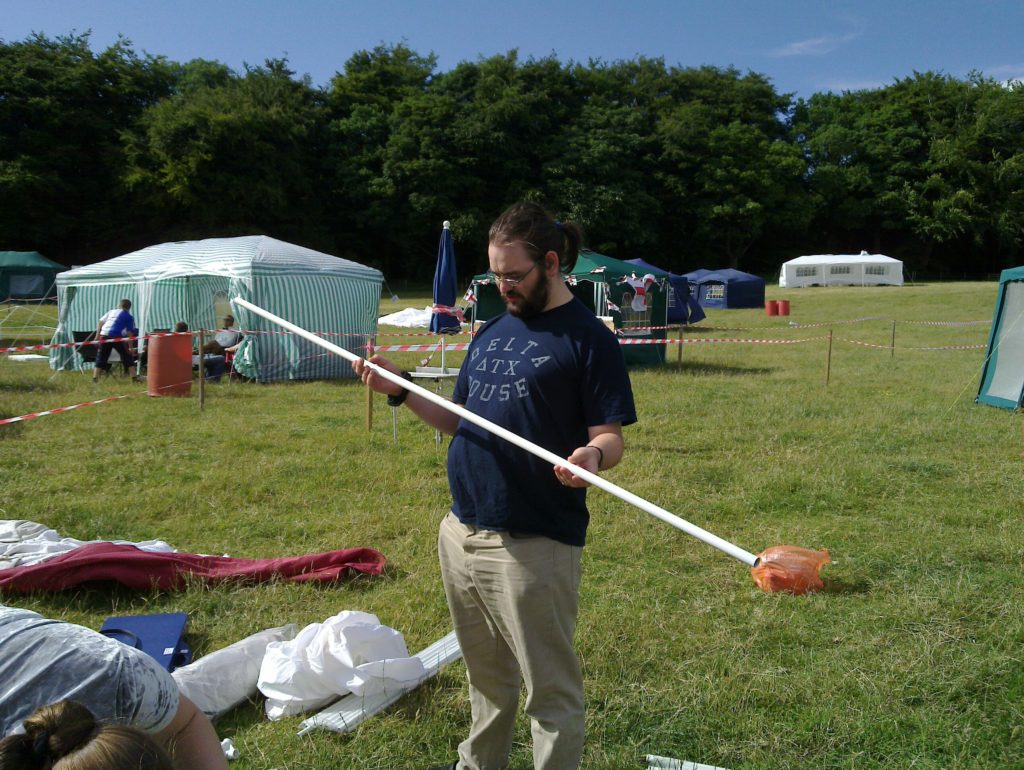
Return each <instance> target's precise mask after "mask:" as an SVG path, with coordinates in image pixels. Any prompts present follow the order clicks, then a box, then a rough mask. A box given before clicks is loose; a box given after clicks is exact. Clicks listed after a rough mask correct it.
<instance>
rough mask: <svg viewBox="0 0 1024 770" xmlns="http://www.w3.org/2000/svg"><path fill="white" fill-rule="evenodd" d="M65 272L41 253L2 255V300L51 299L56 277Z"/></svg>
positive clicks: (1, 252)
mask: <svg viewBox="0 0 1024 770" xmlns="http://www.w3.org/2000/svg"><path fill="white" fill-rule="evenodd" d="M64 270H67V268H66V267H64V265H61V264H58V263H57V262H54V261H53V260H52V259H47V258H46V257H44V256H43V255H42V254H40V253H39V252H38V251H0V300H8V299H45V298H47V297H52V296H54V285H53V284H54V281H55V280H56V278H57V273H60V272H62V271H64Z"/></svg>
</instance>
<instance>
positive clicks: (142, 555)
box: [0, 543, 386, 593]
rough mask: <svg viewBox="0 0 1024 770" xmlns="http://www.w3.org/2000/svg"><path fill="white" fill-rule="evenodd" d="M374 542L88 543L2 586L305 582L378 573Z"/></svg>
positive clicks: (9, 576) (7, 578)
mask: <svg viewBox="0 0 1024 770" xmlns="http://www.w3.org/2000/svg"><path fill="white" fill-rule="evenodd" d="M385 561H386V560H385V558H384V555H383V554H382V553H380V552H379V551H375V550H374V549H372V548H348V549H346V550H344V551H328V552H326V553H311V554H306V555H304V556H286V557H283V558H280V559H233V558H231V557H229V556H199V555H198V554H194V553H152V552H150V551H142V550H140V549H138V548H136V547H135V546H133V545H116V544H114V543H90V544H89V545H83V546H80V547H78V548H75V549H74V550H73V551H68V552H67V553H62V554H61V555H60V556H54V557H53V558H52V559H47V560H46V561H44V562H41V563H39V564H33V565H31V566H28V567H15V568H13V569H5V570H0V591H6V592H10V593H29V592H31V591H61V590H63V589H65V588H70V587H71V586H76V585H78V584H79V583H84V582H85V581H87V580H114V581H116V582H118V583H122V584H124V585H126V586H128V587H129V588H135V589H138V590H140V591H145V590H148V589H150V588H177V587H180V586H181V585H182V584H183V583H184V582H185V576H186V575H195V576H196V577H198V578H200V579H202V580H206V581H208V582H210V583H220V582H223V581H225V580H238V581H242V582H249V583H258V582H261V581H264V580H270V579H271V578H275V577H276V578H281V579H284V580H292V581H296V582H302V581H306V580H315V581H328V580H337V579H338V578H340V577H341V576H342V575H344V574H345V573H346V572H348V571H349V570H352V571H354V572H362V573H364V574H367V575H379V574H380V573H381V572H382V571H383V569H384V564H385Z"/></svg>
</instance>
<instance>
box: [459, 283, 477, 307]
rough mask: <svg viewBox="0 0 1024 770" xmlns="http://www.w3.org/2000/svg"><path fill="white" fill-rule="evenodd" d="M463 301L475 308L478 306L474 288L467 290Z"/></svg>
mask: <svg viewBox="0 0 1024 770" xmlns="http://www.w3.org/2000/svg"><path fill="white" fill-rule="evenodd" d="M462 301H463V302H465V303H466V304H467V305H470V306H473V305H475V304H476V292H475V291H473V287H472V286H470V287H469V288H468V289H466V293H465V294H464V295H463V297H462Z"/></svg>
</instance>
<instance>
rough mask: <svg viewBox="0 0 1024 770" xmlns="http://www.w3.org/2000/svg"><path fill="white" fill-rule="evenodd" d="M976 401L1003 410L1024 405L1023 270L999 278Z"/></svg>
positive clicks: (1007, 271) (1016, 270)
mask: <svg viewBox="0 0 1024 770" xmlns="http://www.w3.org/2000/svg"><path fill="white" fill-rule="evenodd" d="M975 400H976V401H977V402H978V403H979V404H989V405H990V406H999V407H1002V408H1003V409H1018V408H1019V407H1021V406H1022V405H1024V267H1014V268H1010V269H1009V270H1004V271H1003V272H1002V273H1000V275H999V293H998V294H997V295H996V311H995V317H994V318H993V320H992V331H991V332H989V338H988V355H986V356H985V364H984V366H983V367H982V370H981V384H980V385H979V386H978V397H977V398H976V399H975Z"/></svg>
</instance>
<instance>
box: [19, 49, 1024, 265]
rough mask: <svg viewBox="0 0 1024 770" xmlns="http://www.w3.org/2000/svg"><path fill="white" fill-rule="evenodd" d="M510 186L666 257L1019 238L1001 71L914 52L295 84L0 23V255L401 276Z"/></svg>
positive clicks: (749, 257)
mask: <svg viewBox="0 0 1024 770" xmlns="http://www.w3.org/2000/svg"><path fill="white" fill-rule="evenodd" d="M522 198H531V199H535V200H538V201H541V202H542V203H544V204H546V205H548V206H549V207H550V208H551V209H552V210H553V211H554V212H556V213H557V215H559V216H560V217H562V218H565V219H574V220H577V221H579V222H580V223H581V224H582V225H583V227H584V229H585V231H586V234H587V240H588V244H589V245H590V246H591V247H592V248H594V249H596V250H598V251H601V252H603V253H606V254H609V255H611V256H616V257H619V258H623V259H627V258H632V257H642V258H644V259H646V260H648V261H649V262H653V263H655V264H657V265H659V266H662V267H664V268H666V269H671V270H674V271H688V270H691V269H695V268H697V267H710V268H714V267H725V266H731V267H738V268H740V269H742V270H746V271H748V272H753V273H758V274H761V275H764V276H771V275H773V274H776V273H777V271H778V267H779V264H780V263H781V262H782V261H785V260H786V259H790V258H792V257H795V256H799V255H800V254H814V253H858V252H859V251H861V250H862V249H864V250H867V251H870V252H880V253H886V254H889V255H890V256H894V257H898V258H900V259H903V260H904V262H905V263H906V269H907V271H908V272H909V273H910V274H912V275H914V276H916V277H918V278H919V279H920V278H936V277H939V278H941V277H947V278H948V277H956V278H960V277H984V276H987V275H991V274H992V273H995V272H997V271H998V270H1000V269H1002V268H1004V267H1007V266H1010V265H1015V264H1019V263H1020V262H1021V261H1022V259H1024V258H1022V246H1024V86H1022V84H1020V83H1014V84H1010V85H1006V84H1002V83H999V82H997V81H995V80H993V79H991V78H987V77H985V76H984V75H982V74H981V73H974V74H972V75H970V76H969V77H967V78H966V79H958V78H954V77H951V76H949V75H945V74H941V73H935V72H923V73H918V72H915V73H914V74H913V75H912V76H910V77H905V78H901V79H895V80H894V81H893V82H892V83H891V84H890V85H888V86H885V87H882V88H877V89H869V90H862V91H853V92H843V93H841V94H835V93H831V92H829V93H818V94H814V95H812V96H811V97H810V98H807V99H802V98H800V99H794V98H793V97H792V96H791V95H789V94H781V93H779V92H778V91H776V89H775V88H774V86H773V85H772V83H771V82H770V80H769V79H768V78H767V77H766V76H764V75H762V74H758V73H756V72H746V73H741V72H740V71H738V70H736V69H734V68H720V67H713V66H702V67H688V68H682V67H675V66H670V65H666V64H665V62H664V60H662V59H659V58H646V57H637V58H635V59H633V60H629V61H616V62H604V61H590V62H587V63H585V64H584V63H573V62H570V63H562V62H560V61H558V60H557V59H556V58H555V57H553V56H552V57H547V58H541V59H535V58H529V59H526V60H521V59H520V57H519V56H518V55H517V53H516V52H515V51H511V52H509V53H507V54H503V55H497V56H491V57H488V58H483V57H481V58H480V59H479V60H477V61H474V62H462V63H460V64H458V65H456V66H455V67H454V68H453V69H452V70H450V71H448V72H440V71H438V68H437V63H436V58H435V57H434V56H433V55H426V56H425V55H422V54H419V53H417V52H415V51H413V50H411V49H410V48H409V47H407V46H406V45H404V44H396V45H381V46H378V47H376V48H374V49H372V50H365V51H360V52H358V53H356V54H354V55H353V56H352V57H351V58H349V59H348V61H346V62H345V63H344V65H343V67H342V69H341V70H339V71H338V72H337V73H336V75H335V76H334V77H333V78H332V80H331V81H330V83H329V84H328V85H327V86H325V87H322V88H317V87H314V86H313V85H312V84H311V82H310V80H309V78H308V77H297V76H296V73H295V72H293V71H292V70H291V69H289V66H288V62H287V61H286V60H283V59H280V60H268V61H267V62H265V63H264V64H263V65H260V66H247V67H246V68H245V70H244V72H240V73H239V72H235V71H233V70H231V69H230V68H228V67H227V66H225V65H224V64H221V63H219V62H216V61H208V60H193V61H190V62H187V63H184V64H182V63H176V62H173V61H169V60H168V59H167V58H166V57H162V56H153V55H148V54H147V55H140V54H138V53H137V52H136V51H135V50H134V49H133V47H132V45H131V44H130V43H129V42H127V41H125V40H121V41H119V42H117V43H116V44H114V45H113V46H111V47H109V48H107V49H106V50H103V51H101V52H98V53H97V52H94V51H93V50H92V49H91V47H90V41H89V37H88V35H87V34H85V35H68V36H62V37H56V38H48V37H46V36H43V35H33V36H30V37H28V38H26V39H25V40H23V41H16V42H5V41H2V40H0V250H8V249H9V250H37V251H40V252H42V253H44V254H46V255H47V256H49V257H51V258H52V259H56V260H58V261H60V262H63V263H64V264H69V265H70V264H87V263H91V262H95V261H99V260H102V259H107V258H109V257H112V256H116V255H118V254H121V253H124V252H126V251H130V250H132V249H136V248H141V247H143V246H147V245H151V244H154V243H160V242H163V241H169V240H188V239H197V238H209V237H221V236H233V235H247V234H254V233H265V234H267V235H272V236H274V237H276V238H280V239H282V240H287V241H291V242H294V243H298V244H302V245H305V246H309V247H311V248H315V249H319V250H321V251H326V252H328V253H331V254H336V255H338V256H341V257H345V258H348V259H353V260H356V261H358V262H362V263H364V264H370V265H374V266H376V267H379V268H381V269H382V270H383V271H384V273H385V275H386V276H387V277H388V278H389V279H390V280H392V281H393V282H394V281H398V280H402V279H407V280H414V281H421V280H425V279H429V277H430V276H431V275H432V273H433V269H434V259H435V255H436V248H437V241H438V237H439V234H440V226H441V222H442V221H443V220H445V219H448V220H451V222H452V231H453V235H454V236H455V239H456V244H457V246H456V248H457V252H458V254H459V263H460V270H461V271H462V272H463V274H464V275H467V276H468V275H469V274H470V273H472V272H474V271H477V270H479V269H481V268H482V267H483V266H484V264H485V255H486V235H487V228H488V226H489V224H490V222H491V221H492V220H493V218H494V217H495V216H496V215H497V214H498V213H499V212H500V211H501V210H502V209H503V208H504V207H505V206H506V205H507V204H509V203H511V202H513V201H515V200H518V199H522Z"/></svg>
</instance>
